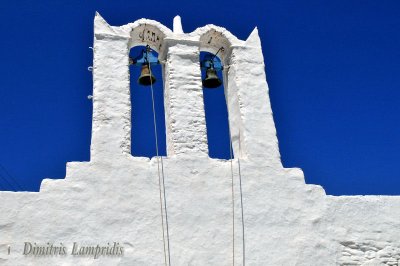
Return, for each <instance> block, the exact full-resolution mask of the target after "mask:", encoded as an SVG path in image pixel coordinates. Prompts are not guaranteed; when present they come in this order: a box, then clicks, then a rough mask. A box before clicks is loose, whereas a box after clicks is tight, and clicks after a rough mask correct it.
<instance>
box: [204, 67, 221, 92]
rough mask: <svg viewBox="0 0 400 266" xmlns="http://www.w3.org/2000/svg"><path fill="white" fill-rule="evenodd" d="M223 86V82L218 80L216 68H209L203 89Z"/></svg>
mask: <svg viewBox="0 0 400 266" xmlns="http://www.w3.org/2000/svg"><path fill="white" fill-rule="evenodd" d="M221 84H222V81H221V80H220V79H219V78H218V76H217V71H216V70H215V68H213V67H210V68H207V70H206V78H205V79H203V87H205V88H210V89H212V88H216V87H219V86H220V85H221Z"/></svg>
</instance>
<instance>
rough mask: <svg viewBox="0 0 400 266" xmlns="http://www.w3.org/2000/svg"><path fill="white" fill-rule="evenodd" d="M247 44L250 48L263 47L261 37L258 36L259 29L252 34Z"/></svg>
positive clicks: (255, 29)
mask: <svg viewBox="0 0 400 266" xmlns="http://www.w3.org/2000/svg"><path fill="white" fill-rule="evenodd" d="M246 44H247V45H250V46H261V41H260V36H259V35H258V29H257V27H255V28H254V30H253V31H252V32H251V33H250V35H249V37H248V38H247V40H246Z"/></svg>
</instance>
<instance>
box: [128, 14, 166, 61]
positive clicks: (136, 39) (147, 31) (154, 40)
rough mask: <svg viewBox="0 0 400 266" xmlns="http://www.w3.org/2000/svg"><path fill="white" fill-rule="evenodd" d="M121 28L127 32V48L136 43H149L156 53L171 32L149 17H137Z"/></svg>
mask: <svg viewBox="0 0 400 266" xmlns="http://www.w3.org/2000/svg"><path fill="white" fill-rule="evenodd" d="M122 28H124V30H126V31H128V32H129V36H130V40H129V48H132V47H134V46H138V45H149V46H150V47H151V48H152V49H154V50H155V51H156V52H158V53H159V52H160V51H161V49H162V48H163V45H164V39H165V38H166V37H170V36H171V35H172V34H173V32H172V31H171V30H170V29H169V28H167V27H165V26H164V25H162V24H161V23H159V22H157V21H155V20H150V19H139V20H136V21H135V22H133V23H129V24H127V25H125V26H122Z"/></svg>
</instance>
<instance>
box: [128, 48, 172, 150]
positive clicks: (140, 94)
mask: <svg viewBox="0 0 400 266" xmlns="http://www.w3.org/2000/svg"><path fill="white" fill-rule="evenodd" d="M144 50H146V47H145V46H135V47H133V48H132V49H131V50H130V52H129V57H130V58H137V57H138V56H139V55H141V54H142V52H143V51H144ZM151 53H152V54H153V55H154V56H155V57H158V53H157V52H155V51H151ZM150 70H151V74H152V75H153V76H154V77H155V79H156V80H155V82H154V83H153V84H152V86H153V96H154V97H152V92H151V86H150V85H147V86H143V85H140V84H139V83H138V79H139V77H140V76H141V74H142V73H144V72H143V71H142V67H141V65H140V64H133V65H131V66H130V91H131V106H132V110H131V123H132V130H131V154H132V155H133V156H141V157H149V158H151V157H154V156H156V155H157V152H156V138H155V129H154V126H155V125H156V128H157V142H158V155H160V156H166V142H165V115H164V96H163V94H164V92H163V77H162V67H161V65H160V64H151V65H150ZM147 74H149V73H147ZM153 99H154V110H155V116H156V123H155V124H154V117H153Z"/></svg>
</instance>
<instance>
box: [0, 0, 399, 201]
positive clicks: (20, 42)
mask: <svg viewBox="0 0 400 266" xmlns="http://www.w3.org/2000/svg"><path fill="white" fill-rule="evenodd" d="M96 10H97V11H99V12H100V13H101V14H102V16H103V17H104V18H105V19H106V20H107V21H108V22H109V23H110V24H111V25H123V24H126V23H129V22H132V21H135V20H136V19H139V18H142V17H146V18H150V19H154V20H157V21H160V22H161V23H163V24H164V25H166V26H167V27H169V28H172V20H173V17H174V16H175V15H177V14H180V15H181V17H182V22H183V29H184V31H185V32H191V31H193V30H194V29H196V28H197V27H201V26H204V25H206V24H209V23H212V24H216V25H219V26H223V27H225V28H227V29H228V30H229V31H231V32H232V33H233V34H234V35H236V36H237V37H238V38H240V39H246V38H247V36H248V35H249V34H250V32H251V31H252V30H253V28H254V27H255V26H258V29H259V33H260V37H261V41H262V44H263V53H264V57H265V64H266V71H267V79H268V83H269V86H270V96H271V103H272V108H273V112H274V119H275V123H276V127H277V132H278V137H279V145H280V151H281V155H282V161H283V164H284V166H285V167H294V166H296V167H301V168H302V169H303V170H304V172H305V176H306V182H307V183H312V184H320V185H322V186H323V187H324V188H325V189H326V191H327V193H328V194H333V195H351V194H386V195H392V194H396V195H399V194H400V171H399V166H400V154H399V151H400V137H399V136H400V123H399V121H400V119H399V118H400V16H399V14H400V2H399V1H395V0H392V1H390V0H386V1H379V0H376V1H366V0H363V1H361V0H360V1H354V0H352V1H321V0H319V1H285V0H281V1H276V0H268V1H258V2H255V1H250V2H246V4H243V1H236V0H234V1H232V0H231V1H224V0H221V1H209V0H203V1H149V2H144V1H123V0H113V1H104V0H96V1H94V0H85V1H82V0H81V1H75V0H74V1H50V0H42V1H19V0H13V1H2V3H1V7H0V32H1V42H0V58H1V64H0V77H1V78H0V114H1V117H0V190H1V189H3V190H10V189H17V188H18V186H17V184H15V183H16V182H17V183H19V184H20V186H21V187H22V188H23V189H24V190H38V188H39V184H40V181H41V179H43V178H45V177H52V178H63V177H64V176H65V164H66V162H67V161H86V160H89V145H90V130H91V112H92V104H91V101H90V100H88V99H87V95H89V94H91V93H92V79H91V78H92V77H91V73H90V72H88V71H87V67H88V66H90V65H91V64H92V62H91V61H92V54H91V50H89V49H88V47H89V46H92V42H93V17H94V14H95V11H96ZM135 71H136V70H135ZM136 74H138V73H136ZM156 74H157V73H156ZM133 76H134V75H133ZM136 77H137V76H136ZM136 77H132V79H133V82H135V80H136ZM158 84H160V83H158ZM136 89H137V90H136V91H134V92H132V95H142V96H138V97H139V98H135V99H136V100H138V99H141V98H140V97H143V99H147V100H148V99H149V98H148V96H149V94H148V93H149V91H148V90H147V91H146V90H143V89H140V88H136ZM155 89H156V94H157V95H159V96H158V98H159V99H160V97H161V95H162V92H161V91H160V88H158V89H157V88H155ZM133 90H134V89H133ZM133 97H134V96H133ZM205 97H206V105H207V106H206V108H207V110H206V112H207V117H209V116H210V115H209V114H210V113H211V114H212V113H214V116H218V117H219V118H218V117H217V118H216V120H214V122H211V123H212V124H211V125H210V128H209V131H210V132H209V133H210V134H214V133H216V132H217V131H218V130H219V129H218V127H216V125H217V124H218V123H221V122H219V121H223V110H224V106H223V104H224V102H223V101H221V100H220V99H222V97H221V93H220V92H218V91H216V92H207V95H206V96H205ZM157 102H158V107H157V110H162V101H160V100H158V101H157ZM148 103H151V102H148ZM148 103H147V105H146V104H144V105H143V106H144V107H143V108H144V109H143V111H139V113H141V114H142V118H140V119H142V121H149V119H147V118H146V115H147V117H150V119H151V116H148V111H146V108H148V107H149V105H148ZM209 103H210V104H209ZM213 106H218V107H217V108H216V107H213ZM218 108H219V109H218ZM158 114H159V118H160V116H162V115H161V114H160V112H159V113H158ZM215 114H218V115H215ZM138 119H139V117H138ZM218 119H219V120H218ZM150 122H151V123H152V121H151V120H150ZM143 123H144V122H143ZM143 123H142V124H141V125H144V124H143ZM161 124H162V123H161ZM211 128H213V129H211ZM161 129H162V126H160V130H161ZM139 131H140V130H139ZM213 132H214V133H213ZM217 133H218V132H217ZM141 134H142V135H140V137H141V138H142V139H151V140H152V139H153V138H154V134H153V135H152V134H150V133H148V134H149V135H143V134H146V133H141ZM217 135H218V134H216V136H217ZM138 139H139V138H138ZM138 143H139V144H140V143H143V142H140V141H137V143H136V144H134V147H136V148H134V149H136V150H134V151H133V153H136V154H142V155H146V154H148V150H146V149H152V150H153V151H154V149H153V148H152V147H140V145H139V144H138ZM225 146H226V145H225ZM219 149H220V147H218V146H216V147H214V150H213V151H212V152H213V153H214V154H217V155H218V154H222V155H223V153H224V151H223V148H222V149H221V150H219ZM10 176H12V177H13V179H14V180H17V181H16V182H15V181H13V180H12V179H11V178H10ZM4 179H8V182H6V181H5V180H4Z"/></svg>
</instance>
